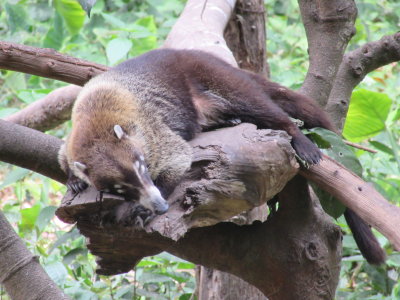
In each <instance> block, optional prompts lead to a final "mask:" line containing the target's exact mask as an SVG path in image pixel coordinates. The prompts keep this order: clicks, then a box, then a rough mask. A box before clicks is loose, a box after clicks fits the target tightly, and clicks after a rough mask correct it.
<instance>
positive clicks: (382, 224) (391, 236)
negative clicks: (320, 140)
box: [300, 156, 400, 251]
mask: <svg viewBox="0 0 400 300" xmlns="http://www.w3.org/2000/svg"><path fill="white" fill-rule="evenodd" d="M300 174H301V175H303V176H304V177H306V178H307V179H309V180H311V181H313V182H315V183H316V184H318V185H319V186H320V187H321V188H322V189H323V190H325V191H327V192H328V193H330V194H331V195H332V196H334V197H336V198H337V199H338V200H339V201H341V202H342V203H343V204H344V205H345V206H346V207H348V208H350V209H351V210H353V211H355V212H357V214H358V215H359V216H360V217H361V218H362V219H363V220H365V221H366V222H367V223H368V224H370V225H371V226H373V227H374V228H376V229H377V230H378V231H379V232H381V233H382V234H383V235H384V236H385V237H387V239H388V240H389V241H390V242H391V244H392V245H393V246H394V248H395V249H396V250H398V251H400V232H399V230H398V228H400V208H399V207H397V206H395V205H393V204H391V203H389V202H388V201H387V200H386V199H385V198H384V197H382V195H381V194H379V193H378V192H377V191H376V190H375V189H374V188H373V187H372V186H371V185H369V184H368V183H366V182H365V181H363V180H362V179H361V178H360V177H358V176H357V175H355V174H354V173H352V172H351V171H349V170H347V169H346V168H345V167H344V166H342V165H341V164H339V163H338V162H336V161H335V160H333V159H332V158H330V157H328V156H324V159H323V160H322V161H321V162H320V163H319V164H318V165H314V166H311V167H310V168H309V169H308V170H305V169H302V170H301V171H300Z"/></svg>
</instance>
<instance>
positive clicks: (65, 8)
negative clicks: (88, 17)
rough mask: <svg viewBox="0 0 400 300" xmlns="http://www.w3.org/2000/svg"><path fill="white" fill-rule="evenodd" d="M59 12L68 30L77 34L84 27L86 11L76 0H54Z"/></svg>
mask: <svg viewBox="0 0 400 300" xmlns="http://www.w3.org/2000/svg"><path fill="white" fill-rule="evenodd" d="M54 3H55V7H56V10H57V12H58V13H59V14H60V15H61V16H62V18H63V19H64V21H65V24H66V25H67V28H68V31H69V32H70V33H71V34H72V35H75V34H77V33H78V32H79V31H80V30H81V28H82V27H83V23H84V22H85V11H84V10H83V9H82V7H81V5H80V4H79V2H78V1H76V0H54Z"/></svg>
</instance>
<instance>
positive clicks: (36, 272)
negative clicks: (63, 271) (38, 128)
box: [0, 130, 69, 300]
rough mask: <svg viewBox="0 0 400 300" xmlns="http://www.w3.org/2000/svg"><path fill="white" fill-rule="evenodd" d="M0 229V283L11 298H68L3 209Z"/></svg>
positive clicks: (0, 217) (0, 216) (0, 214)
mask: <svg viewBox="0 0 400 300" xmlns="http://www.w3.org/2000/svg"><path fill="white" fill-rule="evenodd" d="M0 132H1V130H0ZM0 229H1V230H0V253H1V256H2V259H0V270H1V274H0V284H1V285H2V286H4V288H5V290H6V292H7V294H8V295H9V296H10V297H11V299H14V300H26V299H53V300H65V299H69V298H68V297H67V296H65V295H64V294H63V293H62V292H61V291H60V289H59V288H58V287H57V285H56V284H55V283H54V282H53V281H52V280H51V279H50V277H49V276H48V275H47V273H46V271H45V270H44V269H43V268H42V266H41V265H40V263H39V261H38V259H37V257H35V256H33V255H32V253H31V252H30V251H29V250H28V249H27V248H26V246H25V244H24V243H23V241H22V240H21V239H20V237H19V236H18V235H17V234H16V233H15V231H14V230H13V228H12V227H11V225H10V224H9V223H8V221H7V219H6V218H5V217H4V215H3V213H2V212H1V211H0Z"/></svg>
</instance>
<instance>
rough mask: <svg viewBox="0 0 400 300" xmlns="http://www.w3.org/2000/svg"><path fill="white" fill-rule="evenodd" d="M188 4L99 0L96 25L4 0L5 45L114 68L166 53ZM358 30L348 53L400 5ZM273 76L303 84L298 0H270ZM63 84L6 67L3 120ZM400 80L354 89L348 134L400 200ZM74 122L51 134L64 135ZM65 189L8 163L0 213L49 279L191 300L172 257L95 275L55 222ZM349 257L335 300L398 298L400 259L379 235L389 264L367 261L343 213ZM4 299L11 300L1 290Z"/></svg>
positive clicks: (81, 291)
mask: <svg viewBox="0 0 400 300" xmlns="http://www.w3.org/2000/svg"><path fill="white" fill-rule="evenodd" d="M184 3H185V1H183V0H143V1H140V0H136V1H132V0H131V1H129V0H113V1H111V0H99V1H97V3H96V5H95V6H94V7H93V9H92V11H91V17H90V19H89V18H88V17H87V16H86V14H85V12H84V11H83V10H82V9H81V7H80V5H79V3H78V2H77V1H75V0H53V1H48V0H20V1H19V0H8V1H7V0H0V37H1V40H6V41H11V42H16V43H20V44H25V45H31V46H36V47H49V48H53V49H56V50H57V51H60V52H62V53H66V54H69V55H71V56H75V57H79V58H83V59H86V60H89V61H93V62H97V63H101V64H106V65H109V66H112V65H115V64H117V63H118V62H121V61H123V60H125V59H127V58H129V57H133V56H136V55H139V54H141V53H144V52H146V51H149V50H151V49H154V48H157V47H159V46H160V45H161V44H162V43H163V40H164V39H165V37H166V35H167V34H168V32H169V31H170V29H171V27H172V25H173V24H174V22H175V21H176V19H177V17H178V16H179V14H180V12H181V11H182V9H183V6H184ZM356 3H357V7H358V10H359V17H358V20H357V22H356V27H357V34H356V36H355V37H354V38H353V39H352V41H351V42H350V45H349V47H348V50H352V49H355V48H357V47H359V46H361V45H363V44H364V43H366V42H369V41H375V40H378V39H380V38H381V37H382V36H383V35H387V34H394V33H395V32H397V31H398V28H399V25H400V19H399V18H400V3H399V2H398V1H397V0H392V1H390V0H378V1H376V0H364V1H361V0H358V1H356ZM265 5H266V8H267V11H268V25H267V27H268V28H267V30H268V43H267V47H268V62H269V64H270V69H271V77H272V79H273V80H274V81H277V82H280V83H282V84H283V85H286V86H288V87H291V88H294V89H296V88H298V87H299V86H300V85H301V83H302V81H303V80H304V76H305V74H306V70H307V67H308V57H307V41H306V38H305V32H304V29H303V26H302V23H301V20H300V13H299V9H298V6H297V3H296V1H294V0H290V1H285V0H276V1H273V0H269V1H265ZM63 85H65V84H64V83H61V82H57V81H54V80H50V79H45V78H40V77H37V76H32V75H26V74H21V73H16V72H11V71H4V70H1V71H0V117H5V116H7V115H10V114H12V113H14V112H16V111H18V110H20V109H21V108H23V107H24V106H26V105H28V104H29V103H31V102H33V101H35V100H37V99H40V98H42V97H43V96H45V95H46V94H48V93H49V92H50V91H52V90H53V89H55V88H58V87H61V86H63ZM399 86H400V75H399V65H398V64H397V63H394V64H390V65H388V66H385V67H382V68H379V69H378V70H376V71H374V72H372V73H370V74H369V76H368V77H367V78H366V79H365V80H364V81H363V82H362V83H361V84H360V86H359V87H358V88H357V89H356V90H355V91H354V93H353V96H352V102H351V105H350V111H349V114H348V119H347V121H346V124H345V129H344V136H345V137H346V138H347V139H348V140H350V141H355V142H358V143H362V144H364V145H366V146H368V147H370V148H373V149H376V150H378V153H376V154H371V153H369V152H365V151H362V150H357V151H355V153H356V155H357V157H358V158H359V160H360V162H361V164H362V166H363V175H364V178H365V179H366V180H367V181H369V182H371V184H373V185H374V186H375V187H376V188H377V189H378V190H379V191H380V192H381V193H382V194H383V195H384V196H385V197H386V198H387V199H389V200H390V201H392V202H393V203H395V204H397V205H399V204H400V171H399V170H400V158H399V155H400V151H399V134H400V124H399V118H400V109H399V104H400V98H399V94H400V88H399ZM69 126H70V124H65V125H63V126H60V127H58V128H55V129H54V130H51V131H49V132H48V133H49V134H52V135H55V136H57V137H59V138H63V137H64V136H65V134H66V132H68V128H69ZM65 191H66V188H65V186H63V185H61V184H59V183H57V182H55V181H52V180H50V179H48V178H46V177H44V176H41V175H38V174H35V173H32V172H30V171H28V170H25V169H22V168H18V167H14V166H10V165H7V164H0V208H1V209H2V210H3V212H4V213H5V215H6V216H7V218H8V220H9V221H10V222H11V223H12V224H13V226H14V229H15V230H16V231H17V232H18V234H19V235H20V236H21V238H23V240H24V241H25V242H26V244H27V246H28V248H29V249H30V250H31V251H32V252H33V253H35V254H37V255H38V256H39V257H40V261H41V263H42V265H43V266H44V267H45V268H46V270H47V272H48V273H49V275H50V276H51V278H52V279H53V280H54V281H55V282H56V283H57V284H58V285H59V286H60V287H61V289H62V290H64V291H65V293H67V294H68V295H69V296H70V297H71V298H72V299H189V298H190V297H191V296H192V293H193V291H194V288H195V280H194V265H193V264H191V263H189V262H186V261H183V260H181V259H179V258H176V257H174V256H172V255H169V254H167V253H162V254H161V255H157V256H154V257H149V258H146V259H144V260H142V262H141V263H140V264H139V265H138V266H137V267H136V268H135V270H134V271H131V272H130V273H128V274H125V275H119V276H112V277H104V276H98V275H96V274H95V272H94V269H95V261H94V257H93V256H92V255H91V254H90V253H88V251H87V249H86V247H85V243H84V239H83V237H81V236H80V235H79V233H78V231H77V229H76V228H74V227H72V226H70V225H66V224H63V223H62V222H60V221H59V220H57V219H56V218H54V211H55V209H56V206H57V205H58V204H59V203H60V200H61V197H62V195H63V193H64V192H65ZM337 222H338V224H339V225H340V226H341V227H342V229H343V231H344V232H345V233H346V234H345V236H344V253H343V254H344V259H343V264H342V271H341V277H340V283H339V287H338V291H337V294H336V299H400V284H399V273H400V254H399V253H395V252H393V249H392V248H391V246H390V245H389V243H388V242H387V240H386V239H385V238H384V237H383V236H381V235H380V234H378V233H377V234H378V237H379V240H380V242H381V244H382V246H383V247H385V249H386V251H387V252H388V254H389V258H388V260H387V264H386V265H384V266H381V267H372V266H370V265H368V264H367V263H366V262H365V261H364V260H363V259H362V257H361V255H360V254H359V251H358V249H357V247H356V245H355V242H354V240H353V238H352V236H351V234H350V232H349V229H348V227H347V225H346V223H345V222H344V220H343V218H342V217H340V218H338V220H337ZM0 295H1V296H2V297H3V298H2V299H7V296H5V295H4V291H3V290H0Z"/></svg>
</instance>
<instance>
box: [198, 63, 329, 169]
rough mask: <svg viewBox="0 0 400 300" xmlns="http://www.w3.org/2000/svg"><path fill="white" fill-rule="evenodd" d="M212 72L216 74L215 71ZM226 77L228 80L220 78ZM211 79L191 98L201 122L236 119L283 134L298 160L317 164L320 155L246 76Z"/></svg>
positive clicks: (232, 74) (237, 73)
mask: <svg viewBox="0 0 400 300" xmlns="http://www.w3.org/2000/svg"><path fill="white" fill-rule="evenodd" d="M213 72H214V71H210V72H209V73H210V74H213ZM215 72H217V74H218V70H215ZM227 73H228V74H229V78H225V77H224V76H225V75H226V74H227ZM215 77H218V80H215V78H214V81H213V82H211V83H210V82H207V81H205V80H204V81H203V82H202V84H203V87H202V88H201V89H198V90H197V91H196V93H197V94H196V95H195V96H194V101H195V104H196V101H200V102H201V103H197V104H196V107H197V108H198V110H199V114H200V118H201V116H205V119H207V120H211V121H212V122H214V123H216V122H218V121H219V120H226V119H234V118H239V119H240V120H241V121H242V122H249V123H253V124H255V125H257V126H258V127H259V128H270V129H280V130H285V131H286V132H287V133H288V134H289V135H290V136H291V137H292V146H293V148H294V149H295V150H296V153H297V155H298V156H299V157H300V158H301V159H303V160H304V161H306V162H307V163H310V164H316V163H318V162H319V160H320V159H321V156H322V155H321V152H320V150H319V149H318V147H317V146H316V145H315V144H313V143H312V142H311V141H310V140H309V139H308V138H307V137H306V136H305V135H304V134H303V133H302V132H301V131H300V130H299V128H298V127H297V126H296V125H295V124H294V123H293V122H292V121H291V120H290V118H289V115H288V114H287V113H286V112H285V111H284V110H283V109H282V108H281V107H279V106H278V105H277V104H275V103H274V102H273V101H272V100H271V99H270V98H269V97H268V95H266V94H265V93H264V91H263V89H262V88H261V87H260V85H259V84H257V83H256V82H254V81H253V80H251V78H250V76H248V74H247V72H244V71H240V70H237V69H234V68H232V70H227V71H226V73H223V74H220V76H215ZM215 81H217V82H215ZM197 86H199V85H198V84H197ZM203 118H204V117H203Z"/></svg>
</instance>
